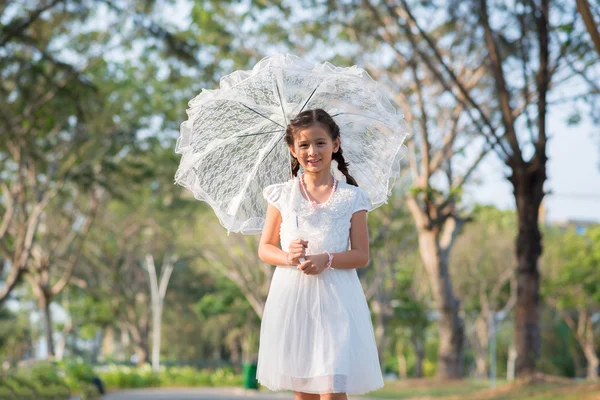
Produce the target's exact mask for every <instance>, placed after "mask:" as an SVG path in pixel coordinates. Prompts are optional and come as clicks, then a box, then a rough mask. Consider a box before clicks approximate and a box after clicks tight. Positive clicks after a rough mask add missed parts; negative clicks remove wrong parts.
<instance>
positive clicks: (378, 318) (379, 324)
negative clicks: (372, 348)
mask: <svg viewBox="0 0 600 400" xmlns="http://www.w3.org/2000/svg"><path fill="white" fill-rule="evenodd" d="M384 307H385V305H384V304H382V303H381V302H380V301H379V299H378V298H377V296H375V298H374V299H373V300H372V301H371V308H372V310H373V314H375V327H374V328H375V329H374V330H375V342H376V345H377V354H378V355H379V367H380V368H381V371H382V372H383V371H384V366H385V348H386V344H387V340H386V336H385V323H386V317H385V315H384V312H385V310H384Z"/></svg>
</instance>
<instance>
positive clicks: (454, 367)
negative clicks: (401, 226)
mask: <svg viewBox="0 0 600 400" xmlns="http://www.w3.org/2000/svg"><path fill="white" fill-rule="evenodd" d="M419 250H420V253H421V259H422V260H423V263H424V264H425V268H426V269H427V275H428V276H429V280H430V283H431V289H432V291H433V297H434V300H435V305H436V308H437V311H438V312H439V313H440V316H439V321H438V331H439V335H440V345H439V349H438V371H437V376H438V378H440V379H459V378H461V376H462V359H463V343H464V338H465V336H464V335H465V332H464V325H463V321H462V319H461V318H460V315H459V308H460V307H459V301H458V299H456V298H455V297H454V293H453V291H452V282H451V280H450V274H449V271H448V256H449V253H448V252H442V251H440V249H439V246H438V243H437V240H436V233H435V232H433V231H421V232H419Z"/></svg>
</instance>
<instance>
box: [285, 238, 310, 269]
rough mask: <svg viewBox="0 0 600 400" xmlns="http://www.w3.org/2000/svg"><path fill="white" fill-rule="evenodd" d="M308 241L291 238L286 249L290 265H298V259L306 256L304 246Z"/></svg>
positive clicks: (305, 246) (306, 245)
mask: <svg viewBox="0 0 600 400" xmlns="http://www.w3.org/2000/svg"><path fill="white" fill-rule="evenodd" d="M307 247H308V241H306V240H301V239H296V240H292V242H291V243H290V247H289V249H288V260H289V262H290V263H292V265H299V264H300V262H301V261H300V259H301V258H304V257H306V248H307Z"/></svg>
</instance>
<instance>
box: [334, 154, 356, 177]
mask: <svg viewBox="0 0 600 400" xmlns="http://www.w3.org/2000/svg"><path fill="white" fill-rule="evenodd" d="M333 159H334V160H335V161H337V165H338V170H340V172H341V173H342V174H344V176H345V177H346V182H347V183H348V184H350V185H354V186H358V183H356V179H354V178H353V177H352V175H350V171H348V165H349V164H348V163H347V162H346V160H344V155H343V154H342V147H341V146H340V148H339V149H338V151H337V152H336V153H333Z"/></svg>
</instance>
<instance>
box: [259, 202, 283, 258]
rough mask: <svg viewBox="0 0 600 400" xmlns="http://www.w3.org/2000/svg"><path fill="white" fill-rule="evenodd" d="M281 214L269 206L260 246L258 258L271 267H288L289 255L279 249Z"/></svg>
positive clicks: (275, 208)
mask: <svg viewBox="0 0 600 400" xmlns="http://www.w3.org/2000/svg"><path fill="white" fill-rule="evenodd" d="M280 226H281V213H280V212H279V210H278V209H277V207H275V206H273V205H271V204H269V205H268V206H267V217H266V218H265V225H264V227H263V232H262V235H261V237H260V243H259V245H258V257H259V258H260V259H261V260H263V261H264V262H266V263H268V264H271V265H287V259H286V257H287V253H286V252H285V251H283V250H281V249H280V248H279V228H280Z"/></svg>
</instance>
